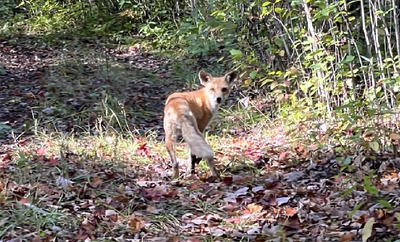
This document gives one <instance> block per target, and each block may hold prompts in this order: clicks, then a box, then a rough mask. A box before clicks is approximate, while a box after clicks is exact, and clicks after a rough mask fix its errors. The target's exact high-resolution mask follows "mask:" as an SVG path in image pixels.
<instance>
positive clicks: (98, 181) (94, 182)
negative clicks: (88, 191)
mask: <svg viewBox="0 0 400 242" xmlns="http://www.w3.org/2000/svg"><path fill="white" fill-rule="evenodd" d="M102 183H103V180H102V179H101V178H100V177H98V176H96V177H93V179H92V182H91V183H90V186H91V187H93V188H98V187H99V186H100V185H101V184H102Z"/></svg>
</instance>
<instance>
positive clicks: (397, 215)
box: [394, 212, 400, 222]
mask: <svg viewBox="0 0 400 242" xmlns="http://www.w3.org/2000/svg"><path fill="white" fill-rule="evenodd" d="M394 217H395V218H396V219H397V221H399V222H400V213H399V212H395V213H394Z"/></svg>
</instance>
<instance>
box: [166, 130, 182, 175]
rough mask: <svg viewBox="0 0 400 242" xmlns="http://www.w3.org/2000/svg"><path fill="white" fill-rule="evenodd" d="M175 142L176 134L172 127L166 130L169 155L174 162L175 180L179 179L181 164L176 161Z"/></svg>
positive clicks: (173, 172)
mask: <svg viewBox="0 0 400 242" xmlns="http://www.w3.org/2000/svg"><path fill="white" fill-rule="evenodd" d="M175 142H176V136H175V134H174V130H173V128H172V127H170V128H169V129H168V128H167V129H166V130H165V145H166V147H167V151H168V154H169V156H170V157H171V161H172V178H173V179H176V178H179V163H178V160H177V159H176V154H175Z"/></svg>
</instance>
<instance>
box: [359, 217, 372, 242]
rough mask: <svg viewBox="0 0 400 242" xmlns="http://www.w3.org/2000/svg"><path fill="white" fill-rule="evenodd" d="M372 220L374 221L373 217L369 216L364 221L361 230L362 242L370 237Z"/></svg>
mask: <svg viewBox="0 0 400 242" xmlns="http://www.w3.org/2000/svg"><path fill="white" fill-rule="evenodd" d="M374 222H375V219H374V217H371V218H369V219H368V220H367V222H366V223H365V225H364V228H363V231H362V241H363V242H366V241H367V240H368V238H369V237H371V234H372V228H373V226H374Z"/></svg>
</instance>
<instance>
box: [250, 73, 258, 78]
mask: <svg viewBox="0 0 400 242" xmlns="http://www.w3.org/2000/svg"><path fill="white" fill-rule="evenodd" d="M256 76H257V71H252V72H250V77H251V78H253V79H254V78H255V77H256Z"/></svg>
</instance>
